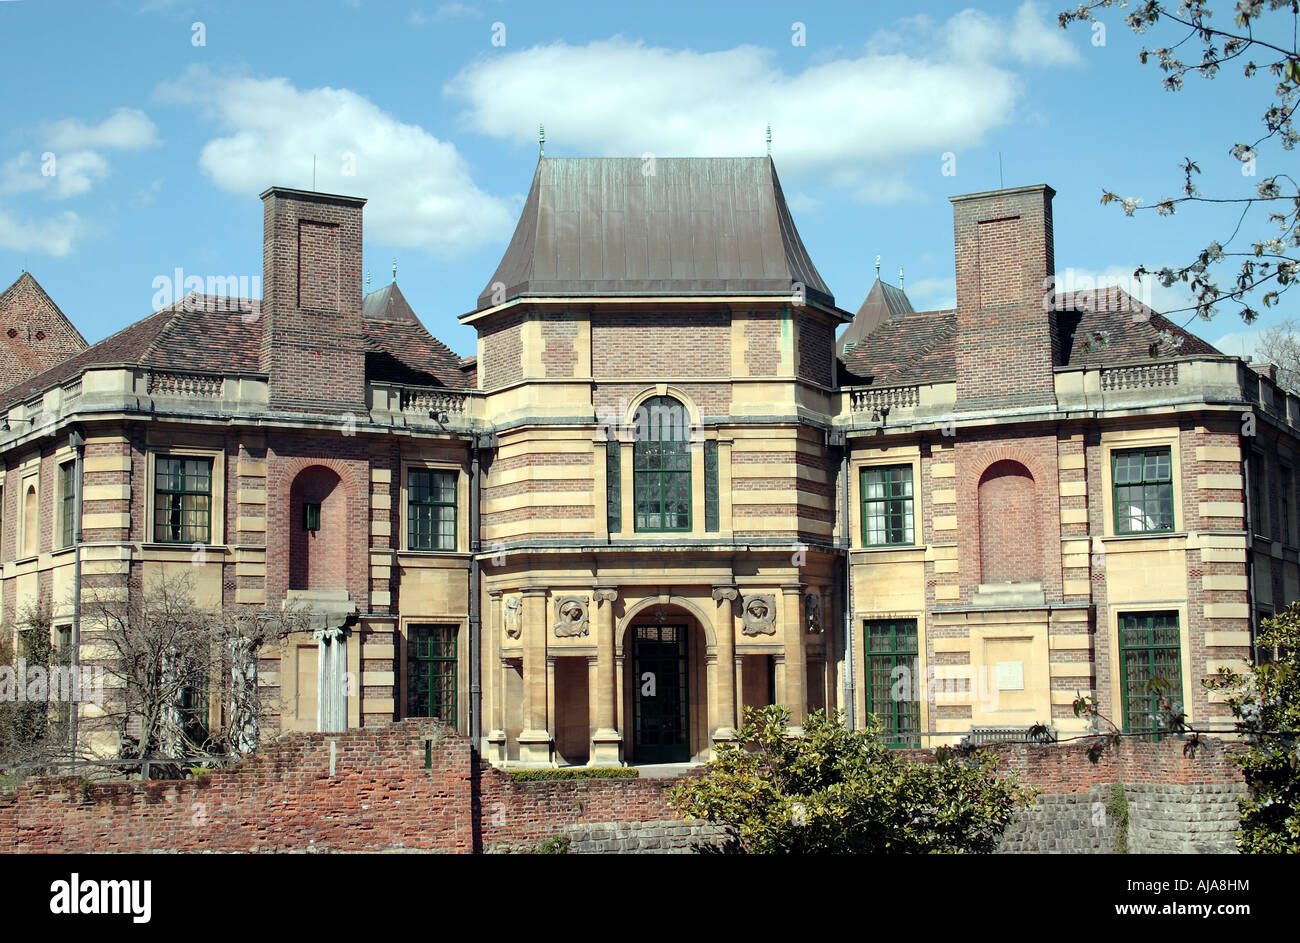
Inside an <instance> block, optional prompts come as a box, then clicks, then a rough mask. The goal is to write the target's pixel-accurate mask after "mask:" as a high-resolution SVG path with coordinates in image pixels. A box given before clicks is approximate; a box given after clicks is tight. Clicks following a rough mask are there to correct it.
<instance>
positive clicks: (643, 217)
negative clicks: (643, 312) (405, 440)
mask: <svg viewBox="0 0 1300 943" xmlns="http://www.w3.org/2000/svg"><path fill="white" fill-rule="evenodd" d="M795 282H798V283H801V284H802V285H803V286H804V289H805V296H806V297H807V298H808V299H809V300H812V301H816V302H819V303H822V304H826V305H834V303H835V299H834V297H833V296H832V295H831V292H830V289H829V288H827V287H826V283H825V282H824V281H822V277H821V275H819V274H818V273H817V269H816V268H815V267H814V266H813V263H812V260H811V259H810V258H809V256H808V251H807V249H805V248H804V244H803V241H802V240H801V239H800V238H799V232H798V230H796V229H795V226H794V219H793V218H792V216H791V215H790V208H789V207H788V206H787V205H786V202H785V196H784V194H783V193H782V192H781V183H780V181H779V180H778V179H777V176H776V168H775V167H774V166H773V164H772V159H771V158H770V157H732V158H712V157H710V158H697V157H680V158H667V157H661V158H658V159H657V160H655V161H654V165H653V172H652V173H651V172H648V171H647V163H646V161H644V160H642V159H641V158H637V157H629V158H585V157H583V158H577V157H575V158H551V157H543V158H541V159H540V160H539V161H538V162H537V171H536V173H535V174H534V175H533V182H532V186H531V187H530V188H529V191H528V199H527V200H526V201H525V203H524V208H523V211H522V212H521V214H520V217H519V224H518V226H517V227H516V229H515V233H514V236H513V238H512V239H511V240H510V245H509V246H508V248H507V249H506V253H505V256H504V257H503V258H502V259H501V264H500V265H498V266H497V270H496V272H495V273H494V274H493V275H492V278H491V279H489V280H488V283H487V287H486V288H484V289H483V293H482V294H481V295H479V299H478V306H477V309H476V310H480V311H481V310H483V309H484V308H488V307H491V306H492V305H493V304H495V303H499V302H501V301H508V300H510V299H512V298H519V297H522V296H527V295H560V296H568V295H574V296H582V295H619V294H624V295H634V294H635V295H639V294H654V295H717V294H771V295H786V296H788V295H790V293H791V285H792V284H793V283H795ZM493 286H501V288H502V289H503V292H504V293H502V292H501V291H496V292H494V290H493ZM494 296H495V297H494Z"/></svg>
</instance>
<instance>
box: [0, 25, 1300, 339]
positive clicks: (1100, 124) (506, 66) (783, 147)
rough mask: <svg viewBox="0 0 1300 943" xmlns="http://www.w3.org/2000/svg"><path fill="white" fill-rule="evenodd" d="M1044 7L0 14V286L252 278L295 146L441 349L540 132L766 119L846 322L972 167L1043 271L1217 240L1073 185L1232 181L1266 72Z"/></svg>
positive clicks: (713, 148)
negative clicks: (1008, 194)
mask: <svg viewBox="0 0 1300 943" xmlns="http://www.w3.org/2000/svg"><path fill="white" fill-rule="evenodd" d="M1058 5H1059V6H1058ZM1063 7H1064V0H1057V4H1048V3H1033V2H1030V3H1025V4H1022V3H1019V2H1011V3H987V2H986V3H981V4H978V5H974V6H969V5H967V4H957V3H954V4H948V3H927V4H911V5H907V6H906V7H905V8H903V7H902V5H899V4H892V3H891V4H886V3H877V2H869V3H863V2H839V3H829V2H827V3H823V2H812V0H801V2H783V3H775V2H761V0H760V2H750V3H746V4H744V5H743V6H740V5H737V6H735V7H731V6H715V5H711V4H701V3H698V2H691V3H680V2H676V0H660V2H657V3H654V4H610V3H589V4H588V3H584V4H578V3H561V2H555V3H545V4H539V3H527V2H503V0H463V2H452V3H439V2H431V3H415V2H412V0H400V2H389V0H311V2H296V0H293V2H291V0H283V2H281V0H266V2H254V0H247V2H215V0H214V2H182V0H100V2H93V3H92V2H86V3H77V2H70V0H69V2H61V0H0V77H3V82H4V88H5V112H4V114H5V121H4V125H3V128H2V129H0V283H2V284H3V285H7V284H8V283H9V282H10V281H12V279H13V278H16V277H17V276H18V274H19V272H20V271H21V270H22V269H24V268H26V269H27V270H29V271H31V272H32V274H33V275H35V276H36V278H37V279H38V280H39V281H40V282H41V284H42V285H44V286H45V288H46V290H47V291H49V293H50V294H51V296H52V297H53V298H54V299H55V301H57V302H58V303H59V305H60V306H61V307H62V308H63V310H64V311H65V312H66V313H67V314H68V315H69V316H70V317H71V318H72V319H73V321H74V322H75V323H76V324H77V326H78V327H79V328H80V329H81V331H82V333H83V334H85V335H86V337H87V339H88V340H90V341H92V342H94V341H96V340H99V339H101V338H103V337H105V336H107V335H108V334H110V333H112V332H114V331H116V330H118V329H120V328H121V327H123V326H125V325H126V324H128V323H130V322H131V321H134V320H136V319H138V318H140V317H143V316H145V315H146V314H148V313H149V312H150V310H152V303H153V300H154V297H155V293H156V290H155V279H157V278H158V277H160V276H170V275H171V274H172V273H173V272H174V270H175V269H177V268H180V269H182V270H183V271H184V273H185V274H186V275H199V276H201V277H206V276H208V275H220V276H226V275H237V276H239V275H245V276H250V277H252V276H260V274H261V263H262V259H261V226H262V216H261V203H260V201H259V200H258V193H260V192H261V191H262V190H263V189H265V188H266V187H267V186H270V185H273V184H279V185H285V186H295V187H302V188H310V186H311V184H312V160H313V154H314V155H315V161H316V186H317V188H318V189H320V190H324V191H332V192H342V193H351V194H357V195H360V196H365V197H367V198H368V199H369V201H370V202H369V203H368V205H367V207H366V223H365V225H366V234H365V254H366V267H367V269H369V270H370V271H371V272H372V273H373V274H372V279H373V284H374V286H375V287H378V286H380V285H382V284H384V282H385V281H386V280H388V279H390V278H391V268H392V260H393V258H394V257H395V256H396V258H397V260H398V281H399V283H400V284H401V286H402V290H403V292H404V293H405V294H406V296H407V297H408V299H409V300H410V301H411V303H412V305H413V307H414V308H415V310H416V312H417V313H418V314H419V315H420V317H421V319H422V320H423V321H424V322H425V324H426V325H427V326H428V327H429V329H430V330H431V331H432V332H433V333H434V334H435V335H437V336H438V337H440V338H441V339H443V340H444V341H446V342H447V343H448V344H449V345H450V346H451V347H453V348H454V349H455V350H457V351H458V352H460V353H462V354H470V353H473V350H474V335H473V332H472V331H471V330H470V329H467V328H463V327H460V326H459V325H458V324H457V323H456V316H457V315H458V314H461V313H462V312H464V311H466V310H468V309H470V308H471V307H472V306H473V304H474V301H475V298H476V297H477V295H478V293H479V292H480V291H481V290H482V289H483V287H484V285H485V284H486V283H487V282H488V281H489V279H490V277H491V275H492V272H493V270H494V268H495V266H496V263H497V261H498V260H499V259H500V256H501V254H502V253H503V251H504V249H505V246H506V243H507V242H508V241H509V238H510V234H511V232H512V231H513V227H514V223H515V219H516V215H517V212H518V209H519V207H520V206H521V204H522V201H523V197H524V194H525V192H526V190H527V187H528V184H529V182H530V180H531V177H532V173H533V168H534V165H535V163H536V158H537V125H538V123H539V122H542V123H545V125H546V132H547V141H546V152H547V154H548V155H551V156H640V155H641V154H643V153H645V152H651V153H654V154H656V155H659V156H665V157H677V156H710V155H716V156H730V155H739V154H762V153H763V152H764V148H765V143H764V127H765V125H766V124H767V123H769V122H770V123H771V124H772V138H773V141H772V155H773V158H774V159H775V161H776V165H777V170H778V173H779V174H780V176H781V181H782V185H783V187H784V189H785V191H786V195H787V197H788V198H789V199H790V201H791V204H792V206H793V208H794V213H795V221H796V224H797V225H798V227H799V230H800V233H801V234H802V236H803V238H804V241H805V243H806V244H807V246H808V249H809V251H810V253H811V254H812V257H813V260H814V261H815V263H816V265H817V266H818V269H819V270H820V272H821V274H822V276H823V278H824V279H825V280H826V282H827V283H828V284H829V285H830V287H831V290H832V291H833V292H834V293H835V296H836V300H837V302H838V303H839V304H840V305H841V306H842V307H845V308H848V309H849V310H856V308H857V306H858V305H859V304H860V303H861V300H862V298H863V297H864V295H865V293H866V291H867V289H868V288H869V287H870V284H871V282H872V280H873V279H874V277H875V270H874V259H875V256H876V255H877V254H879V255H880V256H881V257H882V275H884V276H885V277H887V278H889V279H896V278H897V275H898V269H899V267H900V266H903V267H904V268H905V270H906V285H907V290H908V293H909V295H910V296H911V297H912V300H913V303H914V304H915V305H916V306H917V307H918V308H921V307H938V306H949V305H951V304H952V301H953V297H954V294H953V291H954V290H953V260H952V211H951V207H950V204H949V203H948V197H949V196H951V195H954V194H958V193H968V192H973V191H979V190H987V189H993V188H996V187H997V186H998V185H999V153H1000V154H1001V164H1002V178H1001V179H1002V180H1003V181H1004V182H1005V184H1006V185H1007V186H1013V185H1019V184H1027V183H1041V182H1045V183H1049V184H1051V185H1052V186H1053V187H1054V188H1055V189H1056V191H1057V197H1056V203H1055V223H1056V263H1057V271H1058V275H1060V276H1061V277H1067V278H1068V277H1069V276H1070V275H1071V273H1070V272H1069V271H1067V270H1071V269H1072V270H1073V273H1072V274H1073V277H1074V278H1075V279H1076V282H1077V283H1078V284H1079V285H1080V287H1086V285H1085V283H1084V282H1083V281H1082V280H1083V279H1085V278H1090V277H1096V276H1098V275H1111V276H1120V277H1126V276H1127V275H1128V274H1129V273H1131V272H1132V270H1133V268H1134V267H1135V266H1136V265H1137V264H1139V263H1146V264H1148V265H1149V266H1151V265H1156V266H1158V265H1164V264H1173V263H1178V262H1184V261H1187V260H1189V259H1190V257H1191V255H1192V253H1193V252H1195V251H1196V250H1197V249H1199V248H1201V247H1202V246H1203V245H1204V244H1205V243H1206V242H1207V241H1208V240H1209V239H1211V238H1219V239H1223V238H1226V235H1227V233H1228V232H1230V231H1231V228H1232V224H1233V222H1235V217H1233V218H1232V219H1228V218H1227V215H1228V214H1227V213H1226V212H1221V213H1219V214H1217V215H1216V214H1215V213H1213V212H1210V211H1204V210H1199V209H1194V210H1191V211H1188V212H1186V213H1180V214H1179V215H1178V216H1176V217H1174V218H1173V219H1160V218H1157V217H1155V216H1154V215H1153V214H1141V213H1139V214H1138V215H1137V216H1135V217H1133V218H1126V217H1125V216H1124V215H1123V214H1122V213H1121V212H1120V211H1119V210H1117V209H1116V208H1115V207H1113V206H1112V207H1102V206H1101V205H1100V204H1099V202H1098V200H1099V197H1100V194H1101V192H1102V188H1103V187H1107V188H1110V189H1113V190H1116V191H1118V192H1120V193H1121V194H1123V195H1125V196H1135V197H1140V198H1142V199H1143V200H1144V201H1145V202H1146V203H1154V202H1157V201H1158V199H1160V198H1161V197H1165V196H1174V195H1176V194H1177V190H1178V187H1179V183H1180V176H1179V171H1178V169H1177V165H1178V163H1179V161H1181V160H1182V158H1183V157H1184V156H1191V157H1193V158H1194V159H1196V160H1198V162H1199V163H1200V166H1201V167H1202V169H1203V171H1204V172H1205V173H1204V179H1203V180H1202V189H1204V190H1205V191H1206V192H1207V193H1210V192H1212V191H1213V190H1215V189H1216V185H1217V189H1220V190H1223V191H1228V190H1229V189H1230V192H1232V193H1233V194H1234V195H1237V194H1239V193H1241V192H1243V191H1245V190H1247V189H1253V186H1254V181H1250V180H1243V178H1242V175H1241V172H1240V165H1239V164H1238V163H1237V162H1236V161H1235V160H1233V159H1232V158H1231V157H1230V156H1229V155H1228V153H1227V151H1228V148H1229V146H1230V145H1231V144H1232V143H1233V142H1235V141H1237V140H1254V138H1255V137H1256V136H1257V131H1258V129H1259V119H1258V115H1259V113H1260V112H1262V110H1263V108H1264V106H1265V104H1266V99H1265V97H1264V96H1266V95H1267V94H1268V92H1269V86H1268V84H1267V83H1268V80H1267V79H1256V80H1253V81H1249V82H1248V81H1246V80H1244V79H1240V78H1238V77H1237V75H1236V74H1235V73H1233V74H1229V73H1226V72H1225V73H1224V74H1222V75H1220V77H1219V78H1217V79H1215V80H1214V81H1213V82H1205V81H1203V80H1200V79H1196V78H1192V79H1189V80H1188V84H1187V87H1186V89H1185V90H1184V91H1182V92H1180V93H1177V94H1174V93H1170V92H1166V91H1164V90H1163V89H1162V88H1161V87H1160V76H1159V73H1158V71H1157V70H1156V68H1155V66H1153V65H1150V66H1142V65H1140V64H1139V63H1138V62H1137V51H1138V49H1139V48H1140V47H1141V44H1142V43H1141V40H1140V39H1139V38H1138V37H1135V36H1134V35H1133V34H1132V33H1131V32H1130V31H1129V30H1128V29H1127V28H1126V27H1124V26H1123V25H1122V22H1121V21H1120V19H1119V18H1118V17H1117V16H1113V15H1112V17H1111V18H1110V19H1109V20H1108V27H1107V31H1106V34H1105V36H1104V40H1105V42H1104V44H1099V43H1095V42H1094V38H1096V36H1095V34H1094V33H1091V32H1089V31H1088V30H1087V29H1086V28H1084V27H1081V26H1075V27H1072V28H1071V29H1070V30H1068V31H1062V30H1061V29H1060V28H1059V27H1058V26H1057V23H1056V13H1057V12H1058V9H1060V8H1063ZM1223 16H1224V17H1225V19H1226V17H1227V16H1228V14H1227V12H1225V13H1224V14H1223ZM196 24H201V27H198V26H196ZM798 24H802V27H803V30H802V35H803V38H804V40H805V41H804V43H803V44H802V45H797V44H796V43H795V41H794V40H797V39H798V38H799V27H798ZM200 35H201V38H202V40H203V44H202V45H199V44H196V39H198V38H200ZM494 40H495V42H494ZM49 154H53V155H54V158H55V160H54V167H55V171H56V172H55V173H54V174H53V176H49V175H43V174H42V172H41V171H42V167H43V166H44V165H45V162H46V155H49ZM945 155H951V159H948V160H945ZM1280 155H1282V152H1281V151H1273V152H1266V153H1264V154H1261V155H1260V159H1259V167H1258V173H1259V175H1260V176H1261V177H1262V176H1264V175H1266V174H1268V173H1276V172H1280V171H1282V170H1284V169H1287V168H1286V167H1283V166H1281V165H1280V164H1278V165H1274V166H1271V167H1270V162H1272V161H1282V160H1283V157H1282V156H1280ZM1290 156H1291V155H1286V157H1287V158H1290ZM945 169H947V170H953V169H955V173H954V174H945V173H944V171H945ZM348 171H353V172H352V173H348ZM1222 281H1223V282H1226V281H1227V278H1226V277H1225V278H1223V279H1222ZM0 287H2V285H0ZM1284 298H1285V296H1284ZM1150 299H1151V301H1152V303H1153V304H1154V306H1155V307H1156V308H1157V309H1162V310H1167V309H1169V308H1171V307H1177V306H1179V305H1181V304H1184V303H1186V301H1185V299H1184V298H1183V297H1181V296H1179V295H1178V294H1177V292H1176V291H1169V290H1164V289H1161V288H1159V287H1158V286H1156V287H1154V288H1153V289H1152V290H1151V295H1150ZM1289 313H1290V312H1289V311H1288V310H1286V308H1285V307H1284V309H1283V310H1282V311H1281V312H1280V314H1279V313H1275V314H1272V315H1270V316H1269V317H1268V319H1261V321H1260V322H1258V323H1257V325H1256V328H1258V327H1260V326H1263V325H1265V324H1267V323H1271V322H1272V321H1273V320H1276V319H1278V318H1279V317H1281V316H1285V315H1286V314H1289ZM1180 320H1185V319H1180ZM1191 327H1192V329H1193V330H1195V331H1197V332H1198V333H1200V334H1201V335H1202V336H1204V337H1206V338H1207V339H1209V340H1211V341H1216V342H1217V341H1219V340H1220V339H1221V338H1223V337H1224V336H1225V335H1230V338H1229V340H1228V341H1226V342H1225V346H1226V347H1230V348H1232V349H1231V352H1234V353H1235V352H1240V346H1241V340H1242V338H1241V336H1240V335H1242V334H1243V332H1244V333H1249V332H1248V331H1247V330H1246V329H1245V328H1244V327H1243V325H1242V324H1241V322H1240V320H1239V319H1237V318H1236V317H1235V315H1234V314H1232V313H1230V312H1228V311H1225V312H1224V313H1222V314H1221V315H1219V317H1218V318H1216V319H1215V321H1214V322H1212V323H1210V324H1203V323H1201V324H1195V323H1194V324H1192V325H1191Z"/></svg>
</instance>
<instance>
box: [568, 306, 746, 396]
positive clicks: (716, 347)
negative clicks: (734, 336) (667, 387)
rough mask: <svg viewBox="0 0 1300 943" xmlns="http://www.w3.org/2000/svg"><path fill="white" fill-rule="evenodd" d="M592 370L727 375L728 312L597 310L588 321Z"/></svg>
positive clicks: (598, 374)
mask: <svg viewBox="0 0 1300 943" xmlns="http://www.w3.org/2000/svg"><path fill="white" fill-rule="evenodd" d="M591 372H592V375H593V376H594V377H595V378H596V379H597V380H601V379H607V380H608V379H617V378H620V377H626V376H629V375H635V376H639V377H664V378H665V379H671V378H674V377H719V378H725V377H729V376H730V375H731V316H730V314H729V313H728V312H727V311H716V310H713V311H711V310H698V309H695V310H689V311H684V310H679V309H678V308H677V307H673V308H670V309H668V310H656V311H626V312H618V313H615V312H609V313H606V312H603V311H602V312H601V313H599V314H598V315H596V316H595V317H593V318H592V322H591Z"/></svg>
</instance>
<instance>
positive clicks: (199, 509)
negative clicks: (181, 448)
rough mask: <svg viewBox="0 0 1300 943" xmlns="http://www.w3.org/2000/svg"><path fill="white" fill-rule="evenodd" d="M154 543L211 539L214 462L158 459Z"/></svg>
mask: <svg viewBox="0 0 1300 943" xmlns="http://www.w3.org/2000/svg"><path fill="white" fill-rule="evenodd" d="M153 539H154V540H155V541H157V542H159V543H185V544H189V543H200V544H205V543H208V542H209V541H210V540H211V539H212V459H210V458H189V457H183V456H172V455H159V456H158V457H157V459H156V460H155V464H154V509H153Z"/></svg>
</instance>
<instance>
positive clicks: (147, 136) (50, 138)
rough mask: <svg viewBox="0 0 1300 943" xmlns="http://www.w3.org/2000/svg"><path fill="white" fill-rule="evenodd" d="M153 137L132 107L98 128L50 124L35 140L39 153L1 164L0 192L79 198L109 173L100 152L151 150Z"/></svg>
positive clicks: (72, 122) (67, 121)
mask: <svg viewBox="0 0 1300 943" xmlns="http://www.w3.org/2000/svg"><path fill="white" fill-rule="evenodd" d="M157 132H158V129H157V128H156V127H155V126H154V123H153V122H152V121H150V120H149V117H148V116H147V115H146V114H145V113H144V112H143V111H139V110H137V109H134V108H119V109H118V110H117V111H115V112H113V113H112V114H111V115H109V116H108V117H107V118H105V119H104V120H103V121H101V122H99V123H98V124H86V123H85V122H84V121H82V120H81V119H80V118H63V119H61V120H59V121H52V122H48V123H46V124H44V125H42V126H41V127H40V128H39V129H38V130H37V131H36V133H35V134H34V135H33V136H34V137H35V139H36V142H37V143H38V144H39V147H40V149H39V150H27V151H22V152H21V153H19V154H17V155H16V156H14V157H11V158H9V159H8V160H6V161H4V162H3V163H0V193H33V192H40V193H43V194H44V195H45V196H46V197H48V198H50V199H54V200H66V199H69V198H71V197H75V196H81V195H82V194H84V193H88V192H89V191H90V189H91V188H92V187H93V186H94V185H95V184H96V183H98V182H99V181H100V180H103V179H105V178H106V177H107V176H108V175H109V173H110V171H111V168H110V166H109V162H108V158H107V157H105V156H104V154H103V153H102V152H104V151H139V150H143V149H145V148H148V147H155V146H157V145H158V144H159V143H160V142H159V140H158V133H157Z"/></svg>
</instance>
